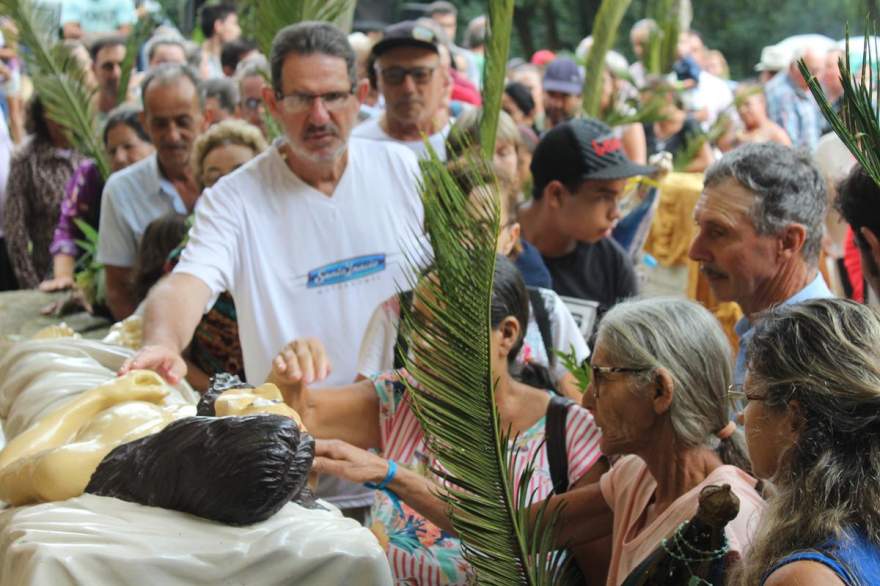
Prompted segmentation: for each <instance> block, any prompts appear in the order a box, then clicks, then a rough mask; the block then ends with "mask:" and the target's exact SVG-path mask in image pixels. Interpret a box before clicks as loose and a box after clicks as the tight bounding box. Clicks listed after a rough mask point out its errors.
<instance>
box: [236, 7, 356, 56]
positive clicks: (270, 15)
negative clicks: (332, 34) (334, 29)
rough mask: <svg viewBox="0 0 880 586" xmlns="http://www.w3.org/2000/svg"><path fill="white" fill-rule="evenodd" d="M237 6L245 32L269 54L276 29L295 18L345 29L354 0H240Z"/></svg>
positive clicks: (352, 11) (351, 13) (349, 19)
mask: <svg viewBox="0 0 880 586" xmlns="http://www.w3.org/2000/svg"><path fill="white" fill-rule="evenodd" d="M241 8H242V11H243V12H245V13H246V14H247V16H246V18H244V19H243V20H242V22H243V24H245V27H246V28H245V32H247V33H248V34H249V36H251V37H253V38H254V40H256V42H257V46H258V47H259V48H260V51H261V52H262V53H263V54H264V55H269V53H270V52H271V49H272V41H273V40H274V39H275V35H276V34H278V31H280V30H281V29H282V28H284V27H286V26H288V25H291V24H294V23H297V22H302V21H304V20H321V21H325V22H332V23H333V24H335V25H337V26H339V27H340V28H342V29H343V30H348V29H349V28H350V27H351V19H352V15H353V14H354V8H355V0H244V2H242V3H241Z"/></svg>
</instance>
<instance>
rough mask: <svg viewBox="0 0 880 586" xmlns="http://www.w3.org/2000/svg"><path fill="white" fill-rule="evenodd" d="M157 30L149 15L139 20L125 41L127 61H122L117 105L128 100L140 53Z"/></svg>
mask: <svg viewBox="0 0 880 586" xmlns="http://www.w3.org/2000/svg"><path fill="white" fill-rule="evenodd" d="M155 29H156V22H155V21H154V20H153V19H152V17H151V16H149V15H147V16H144V17H143V18H140V19H138V21H137V22H136V23H135V25H134V29H133V30H132V31H131V34H130V35H128V39H126V41H125V59H123V60H122V67H121V69H122V75H120V77H119V93H118V94H117V96H116V104H117V105H119V104H123V103H125V101H126V100H127V99H128V85H129V83H130V81H131V74H132V72H133V71H134V66H135V63H136V62H137V56H138V53H139V52H140V49H141V47H142V46H143V44H144V43H146V42H147V41H148V40H149V39H150V35H152V34H153V31H154V30H155Z"/></svg>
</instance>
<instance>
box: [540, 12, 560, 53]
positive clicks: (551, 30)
mask: <svg viewBox="0 0 880 586" xmlns="http://www.w3.org/2000/svg"><path fill="white" fill-rule="evenodd" d="M541 9H542V10H541V11H542V12H543V13H544V23H545V25H546V27H547V43H546V45H547V47H546V48H547V49H550V50H551V51H557V50H559V30H558V28H557V26H556V10H554V9H553V0H544V2H542V5H541Z"/></svg>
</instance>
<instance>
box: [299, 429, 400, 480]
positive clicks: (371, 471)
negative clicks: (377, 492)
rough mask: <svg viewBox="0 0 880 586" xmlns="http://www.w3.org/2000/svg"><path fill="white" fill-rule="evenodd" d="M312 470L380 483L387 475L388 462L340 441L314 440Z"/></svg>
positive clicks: (344, 477)
mask: <svg viewBox="0 0 880 586" xmlns="http://www.w3.org/2000/svg"><path fill="white" fill-rule="evenodd" d="M312 470H314V471H315V472H318V473H319V474H329V475H330V476H336V477H338V478H342V479H345V480H348V481H349V482H355V483H364V482H372V483H375V484H378V483H380V482H382V480H383V479H384V478H385V475H386V474H388V460H386V459H385V458H382V457H381V456H377V455H376V454H373V453H372V452H368V451H367V450H364V449H362V448H358V447H356V446H353V445H351V444H349V443H347V442H344V441H342V440H320V439H319V440H315V460H314V462H313V463H312Z"/></svg>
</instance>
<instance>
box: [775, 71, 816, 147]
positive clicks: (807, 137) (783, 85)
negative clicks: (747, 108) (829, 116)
mask: <svg viewBox="0 0 880 586" xmlns="http://www.w3.org/2000/svg"><path fill="white" fill-rule="evenodd" d="M764 94H765V95H766V96H767V115H768V116H769V117H770V119H771V120H772V121H773V122H775V123H776V124H778V125H779V126H781V127H782V128H784V129H785V132H787V133H788V136H789V138H791V142H792V144H793V145H794V146H796V147H803V148H807V149H809V150H810V152H813V151H815V150H816V145H817V144H818V143H819V138H820V137H821V136H822V126H823V125H824V123H825V119H824V118H823V117H822V113H821V112H820V111H819V106H818V105H816V101H815V100H813V96H812V94H811V93H810V92H809V90H807V91H804V90H802V89H801V88H799V87H797V86H796V85H795V84H794V82H793V81H792V79H791V76H790V75H789V74H788V72H787V71H782V72H780V73H778V74H776V76H775V77H774V78H773V79H771V80H770V81H768V82H767V84H766V85H765V86H764Z"/></svg>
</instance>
